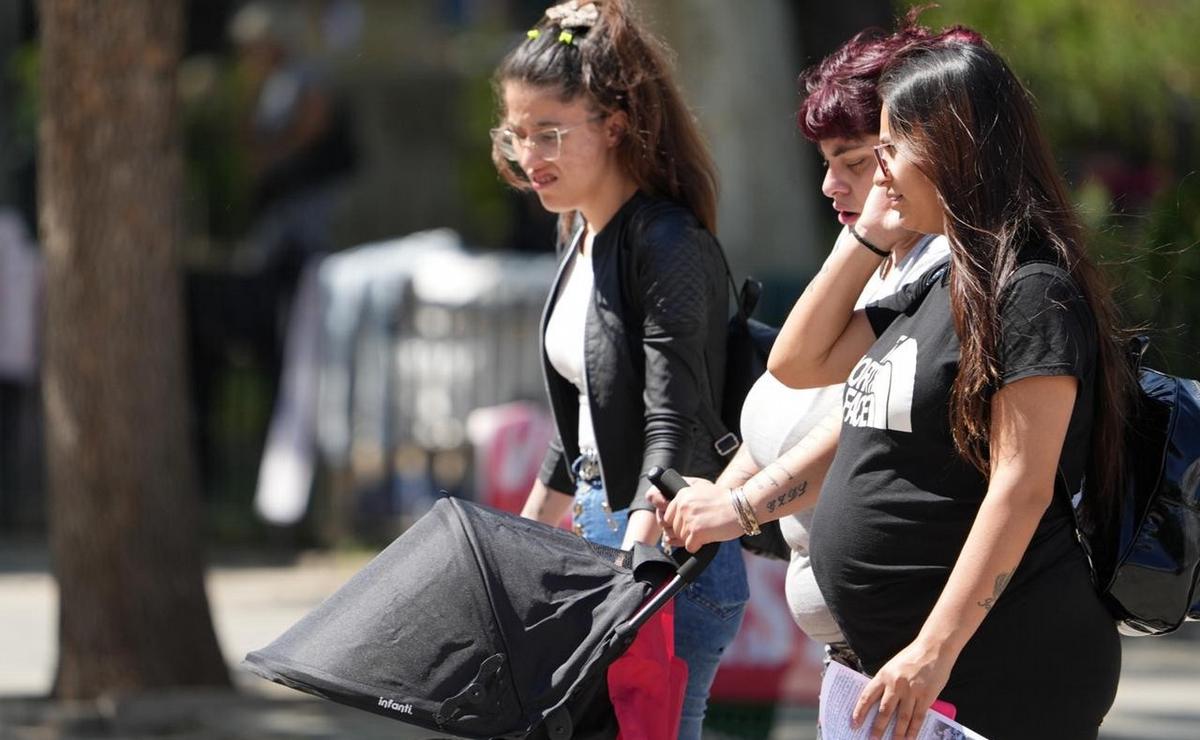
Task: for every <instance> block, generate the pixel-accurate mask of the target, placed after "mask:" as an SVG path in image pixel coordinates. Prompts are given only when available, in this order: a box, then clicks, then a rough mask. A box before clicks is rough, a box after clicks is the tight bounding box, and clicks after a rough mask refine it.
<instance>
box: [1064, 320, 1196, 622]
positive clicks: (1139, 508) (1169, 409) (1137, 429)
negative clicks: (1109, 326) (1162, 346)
mask: <svg viewBox="0 0 1200 740" xmlns="http://www.w3.org/2000/svg"><path fill="white" fill-rule="evenodd" d="M1148 344H1149V341H1148V340H1147V339H1146V338H1145V337H1138V339H1137V340H1136V341H1135V343H1134V346H1133V347H1132V350H1131V356H1132V360H1133V362H1134V366H1135V369H1136V371H1137V378H1138V391H1137V393H1136V397H1137V398H1136V402H1135V403H1134V407H1133V408H1132V409H1131V413H1130V417H1129V422H1128V424H1127V425H1126V433H1125V454H1126V478H1125V485H1124V486H1123V489H1122V491H1121V496H1120V497H1121V501H1120V509H1119V511H1118V514H1117V518H1116V522H1115V524H1114V525H1113V526H1112V527H1111V528H1110V529H1109V530H1107V531H1106V533H1105V534H1104V535H1098V534H1097V533H1096V532H1095V531H1094V530H1093V531H1088V529H1087V528H1086V527H1080V531H1081V532H1082V534H1081V542H1082V543H1083V545H1084V548H1085V550H1087V551H1088V554H1089V557H1090V559H1091V561H1092V567H1093V573H1094V576H1095V580H1096V586H1097V588H1098V589H1099V591H1100V594H1101V597H1102V598H1103V599H1104V601H1105V602H1106V604H1107V605H1108V607H1109V610H1110V611H1111V612H1112V613H1113V616H1115V617H1116V618H1117V620H1118V627H1119V628H1120V630H1121V632H1122V633H1124V634H1130V635H1164V634H1167V633H1169V632H1174V631H1175V630H1177V629H1179V626H1180V625H1181V624H1183V622H1184V621H1187V620H1194V619H1200V593H1197V588H1196V585H1197V579H1198V578H1200V382H1197V381H1195V380H1190V379H1187V378H1178V377H1175V376H1172V375H1167V374H1165V373H1161V372H1159V371H1157V370H1151V369H1149V368H1144V367H1142V366H1141V365H1142V357H1143V355H1144V354H1145V351H1146V348H1147V346H1148ZM1084 495H1085V497H1086V484H1085V491H1084Z"/></svg>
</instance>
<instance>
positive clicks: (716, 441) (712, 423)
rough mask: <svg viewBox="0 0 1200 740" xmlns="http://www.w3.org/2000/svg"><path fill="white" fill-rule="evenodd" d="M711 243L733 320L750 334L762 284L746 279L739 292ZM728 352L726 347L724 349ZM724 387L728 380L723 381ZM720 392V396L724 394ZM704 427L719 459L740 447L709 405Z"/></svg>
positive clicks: (720, 251) (719, 248) (721, 250)
mask: <svg viewBox="0 0 1200 740" xmlns="http://www.w3.org/2000/svg"><path fill="white" fill-rule="evenodd" d="M713 242H714V243H716V245H717V254H719V255H721V264H722V265H724V266H725V278H726V279H727V280H728V281H729V289H730V290H731V291H733V302H734V306H735V307H736V309H737V310H736V312H735V313H734V318H733V319H731V320H736V321H737V323H738V324H740V325H741V329H742V331H744V332H746V333H749V332H750V314H751V313H753V312H754V307H755V306H757V305H758V299H759V297H760V296H761V295H762V284H761V283H759V282H758V281H756V280H752V279H750V278H746V281H745V282H744V283H743V284H742V290H741V291H740V292H739V291H738V289H737V283H735V282H734V280H733V270H731V269H730V268H729V258H728V257H726V256H725V248H724V247H723V246H721V242H720V241H719V240H718V239H717V237H716V235H713ZM726 351H727V352H728V347H726ZM725 383H726V385H728V383H729V379H728V378H726V379H725ZM724 392H725V391H724V390H722V394H724ZM701 416H702V417H703V421H704V425H705V426H706V427H708V432H709V434H711V435H712V438H713V449H714V450H716V451H717V454H718V455H720V456H721V457H729V456H730V455H732V454H733V453H734V452H736V451H737V448H738V447H740V446H741V444H742V440H741V439H740V438H738V435H736V434H734V433H733V432H732V431H730V430H729V428H728V427H727V426H725V422H724V421H723V420H722V419H721V417H720V415H719V414H718V413H717V411H716V409H715V408H713V406H712V405H710V404H704V405H703V408H702V409H701Z"/></svg>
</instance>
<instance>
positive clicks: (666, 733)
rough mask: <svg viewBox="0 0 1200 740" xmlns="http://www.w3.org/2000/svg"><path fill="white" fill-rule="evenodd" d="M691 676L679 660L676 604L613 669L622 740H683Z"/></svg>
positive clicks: (612, 692) (614, 703)
mask: <svg viewBox="0 0 1200 740" xmlns="http://www.w3.org/2000/svg"><path fill="white" fill-rule="evenodd" d="M687 676H688V670H687V663H685V662H683V659H682V658H680V657H678V656H676V655H675V605H674V604H673V603H669V604H667V605H666V606H665V607H663V608H662V609H661V610H660V611H659V612H658V613H657V614H655V615H654V616H653V617H651V618H650V621H648V622H646V624H644V625H643V626H642V628H641V629H640V630H638V634H637V637H636V638H634V641H633V644H632V645H630V646H629V649H628V650H626V651H625V653H624V654H623V655H622V656H621V657H620V658H617V659H616V660H615V661H613V663H612V665H610V666H609V667H608V696H609V700H610V701H611V702H612V706H613V712H614V713H615V714H616V715H617V725H618V726H619V727H620V732H619V733H618V734H617V740H669V739H670V738H675V737H678V735H679V717H680V714H681V713H682V711H683V695H684V690H685V689H686V688H687Z"/></svg>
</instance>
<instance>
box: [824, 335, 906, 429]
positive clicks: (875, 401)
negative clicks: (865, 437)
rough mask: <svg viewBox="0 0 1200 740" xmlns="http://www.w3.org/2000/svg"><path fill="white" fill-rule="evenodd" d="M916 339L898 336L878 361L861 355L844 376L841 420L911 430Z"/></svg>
mask: <svg viewBox="0 0 1200 740" xmlns="http://www.w3.org/2000/svg"><path fill="white" fill-rule="evenodd" d="M916 377H917V340H915V339H913V338H912V337H903V336H902V337H900V338H899V339H897V340H896V344H895V345H893V346H892V348H891V349H890V350H888V353H887V354H886V355H884V357H883V359H882V360H880V361H879V362H876V361H875V360H872V359H871V358H870V357H863V358H862V359H861V360H859V361H858V364H857V365H855V366H854V370H852V371H851V372H850V377H849V378H847V379H846V392H845V396H844V398H843V402H842V420H843V421H844V422H846V423H847V424H849V425H850V426H854V427H871V428H873V429H888V430H891V431H893V432H911V431H912V400H913V398H912V397H913V384H914V383H915V382H916Z"/></svg>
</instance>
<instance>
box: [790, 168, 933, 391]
mask: <svg viewBox="0 0 1200 740" xmlns="http://www.w3.org/2000/svg"><path fill="white" fill-rule="evenodd" d="M894 222H895V215H894V214H890V215H889V213H888V210H887V198H886V194H885V192H884V190H883V189H882V188H880V187H873V188H871V192H870V194H869V195H868V196H867V201H866V204H865V205H864V206H863V212H862V215H861V217H860V218H859V221H858V224H857V225H856V226H855V229H856V230H857V231H858V233H859V234H860V235H862V236H864V237H865V238H867V239H868V240H869V241H870V242H871V243H872V244H874V245H876V246H878V247H880V248H881V249H884V250H888V251H890V250H891V249H892V248H893V247H894V246H895V245H896V244H897V243H898V242H900V241H902V240H903V239H906V238H911V237H912V234H911V233H910V232H908V231H906V230H904V229H902V228H900V227H899V226H896V225H895V223H894ZM881 261H882V258H881V257H880V256H879V255H877V254H875V253H874V252H871V251H870V250H869V249H867V248H865V247H864V246H863V245H862V244H860V243H859V242H858V240H857V239H855V238H854V236H852V235H851V234H850V233H849V230H848V229H843V230H842V233H841V234H840V235H839V236H838V239H837V242H836V243H835V244H834V247H833V251H832V252H831V253H830V254H829V257H828V258H826V260H825V264H823V265H822V266H821V270H820V272H818V273H817V275H816V277H814V278H813V279H812V282H810V283H809V284H808V287H807V288H805V290H804V293H803V294H802V295H801V296H800V298H799V300H797V301H796V305H795V306H794V307H793V308H792V311H791V313H790V314H788V317H787V320H786V321H785V322H784V324H783V327H782V328H781V329H780V330H779V337H778V338H777V339H776V340H775V345H774V347H772V349H771V356H770V358H769V359H768V360H767V369H768V370H770V371H771V373H772V374H774V375H775V377H777V378H779V380H780V382H782V383H783V384H784V385H787V386H791V387H792V388H815V387H817V386H822V385H831V384H833V383H841V382H842V381H844V380H845V379H846V376H847V375H849V374H850V370H851V369H853V367H854V363H855V362H857V361H858V359H859V358H860V357H862V356H863V353H864V352H866V351H867V349H868V348H869V347H870V346H871V344H872V343H874V341H875V332H874V330H873V329H872V328H871V325H870V323H869V322H868V321H867V317H866V313H865V312H863V311H862V310H859V311H855V310H854V304H855V302H857V301H858V297H859V295H860V294H861V293H862V291H863V288H864V287H865V286H866V284H867V281H868V280H869V279H870V277H871V274H872V273H873V272H874V271H875V270H876V269H878V268H879V264H880V262H881Z"/></svg>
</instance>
